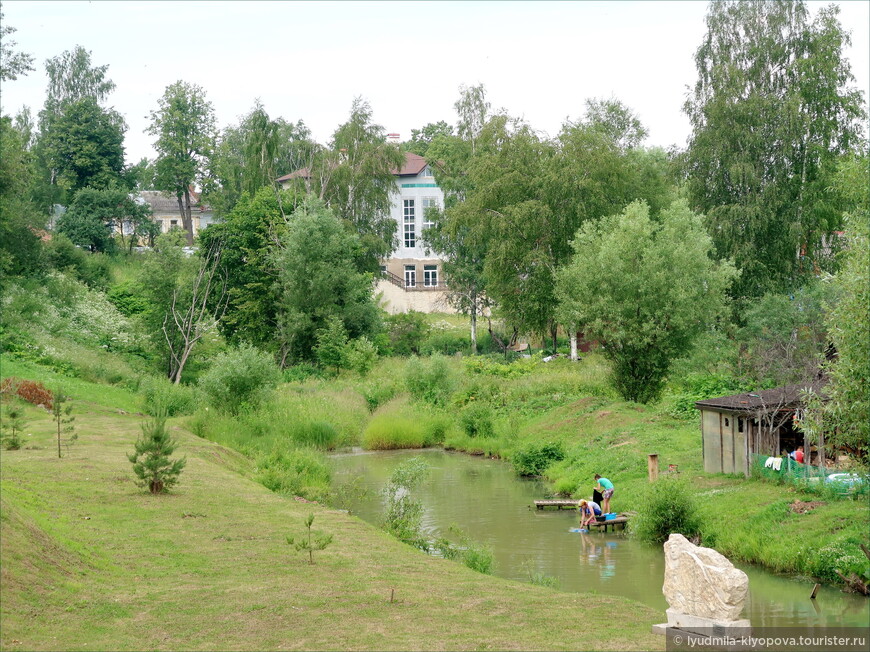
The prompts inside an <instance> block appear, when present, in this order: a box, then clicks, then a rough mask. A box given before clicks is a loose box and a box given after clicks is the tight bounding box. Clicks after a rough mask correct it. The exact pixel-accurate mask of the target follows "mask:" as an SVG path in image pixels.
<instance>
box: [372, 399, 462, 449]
mask: <svg viewBox="0 0 870 652" xmlns="http://www.w3.org/2000/svg"><path fill="white" fill-rule="evenodd" d="M448 428H449V419H446V418H445V417H442V416H439V415H437V414H427V413H425V412H421V411H419V410H418V409H415V408H414V406H410V405H408V404H407V403H406V402H405V401H403V400H402V399H396V400H395V401H393V402H391V403H389V404H387V405H385V406H384V407H383V408H381V409H379V410H378V411H377V412H376V413H375V414H374V415H373V416H372V418H371V419H370V420H369V422H368V424H366V427H365V430H363V433H362V446H363V448H366V449H368V450H389V449H398V448H424V447H426V446H433V445H435V444H438V443H440V442H443V441H444V437H445V434H446V431H447V429H448Z"/></svg>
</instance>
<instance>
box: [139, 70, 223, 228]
mask: <svg viewBox="0 0 870 652" xmlns="http://www.w3.org/2000/svg"><path fill="white" fill-rule="evenodd" d="M158 106H159V108H158V109H157V110H156V111H152V112H151V125H150V126H149V127H148V130H147V132H148V133H149V134H151V135H152V136H157V140H156V141H155V143H154V147H155V149H156V150H157V162H156V165H157V177H156V184H155V185H156V186H157V188H158V189H159V190H163V191H165V192H168V193H171V194H172V195H174V196H175V198H176V200H177V201H178V209H179V211H180V212H181V220H182V224H183V227H184V230H185V232H186V236H187V242H188V244H189V245H192V244H193V218H192V215H191V191H192V189H193V187H194V184H196V183H199V184H203V182H204V181H205V176H206V173H207V171H208V163H209V159H210V157H211V155H212V152H213V150H214V143H215V117H214V108H213V107H212V105H211V102H209V101H208V100H206V98H205V91H204V90H203V89H202V88H201V87H200V86H197V85H196V84H188V83H187V82H183V81H177V82H175V83H174V84H172V85H171V86H168V87H167V88H166V91H165V92H164V93H163V97H161V98H160V100H159V101H158Z"/></svg>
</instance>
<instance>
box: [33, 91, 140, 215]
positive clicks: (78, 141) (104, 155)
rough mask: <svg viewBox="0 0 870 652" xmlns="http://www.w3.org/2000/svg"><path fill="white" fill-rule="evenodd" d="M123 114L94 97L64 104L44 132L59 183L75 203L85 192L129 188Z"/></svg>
mask: <svg viewBox="0 0 870 652" xmlns="http://www.w3.org/2000/svg"><path fill="white" fill-rule="evenodd" d="M125 130H126V125H125V124H124V119H123V118H122V117H121V115H120V114H119V113H117V112H116V111H113V110H111V109H104V108H102V107H101V106H100V105H99V104H98V103H97V101H96V100H95V99H94V98H92V97H84V98H81V99H78V100H74V101H71V102H68V103H66V104H64V105H63V106H62V107H61V109H60V113H59V114H58V115H57V116H55V117H54V119H53V122H52V128H51V129H50V130H49V131H47V132H44V134H43V137H42V141H41V142H42V146H43V147H44V151H45V153H46V156H47V160H48V163H49V165H50V166H51V169H52V170H53V174H54V181H55V183H56V184H57V185H58V186H59V187H61V188H63V189H64V190H66V191H68V192H67V197H68V198H69V199H72V198H73V197H75V194H76V193H77V192H78V191H79V190H81V189H82V188H87V187H91V188H101V189H102V188H108V187H110V186H113V185H126V178H125V177H124V175H123V170H124V131H125Z"/></svg>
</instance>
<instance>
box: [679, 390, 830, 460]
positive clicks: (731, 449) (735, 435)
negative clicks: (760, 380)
mask: <svg viewBox="0 0 870 652" xmlns="http://www.w3.org/2000/svg"><path fill="white" fill-rule="evenodd" d="M823 386H824V382H823V381H820V380H819V381H815V382H813V383H804V384H798V385H788V386H785V387H777V388H776V389H768V390H765V391H762V392H754V393H749V394H734V395H732V396H722V397H719V398H711V399H707V400H705V401H698V402H697V403H695V407H696V408H698V409H699V410H700V411H701V439H702V451H703V456H704V470H705V471H707V472H708V473H743V474H744V475H746V476H747V477H748V476H749V470H750V468H751V466H752V460H753V456H754V455H756V456H763V457H779V456H780V455H782V454H784V453H790V452H792V451H793V450H795V449H796V448H797V447H798V446H804V450H805V451H806V454H807V461H808V462H809V463H810V464H819V463H820V464H824V459H823V457H822V458H821V459H820V458H818V457H816V458H814V457H813V454H811V453H810V446H808V445H807V444H808V442H807V441H806V435H805V434H804V433H803V432H801V431H799V430H798V429H797V428H796V427H795V421H796V420H798V419H799V418H800V414H801V409H802V407H803V397H804V394H805V393H806V392H807V391H812V392H814V393H816V394H819V393H821V390H822V387H823ZM814 454H815V455H816V456H823V455H824V449H823V447H822V446H819V448H818V451H816V452H815V453H814Z"/></svg>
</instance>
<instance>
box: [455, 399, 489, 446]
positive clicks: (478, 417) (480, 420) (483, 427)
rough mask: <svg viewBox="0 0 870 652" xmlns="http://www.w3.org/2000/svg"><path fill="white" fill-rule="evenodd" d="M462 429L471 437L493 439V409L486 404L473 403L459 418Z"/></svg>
mask: <svg viewBox="0 0 870 652" xmlns="http://www.w3.org/2000/svg"><path fill="white" fill-rule="evenodd" d="M459 420H460V422H461V424H462V429H463V430H464V431H465V434H466V435H468V436H469V437H493V436H495V426H494V425H493V421H492V408H490V406H489V405H487V404H486V403H480V402H473V403H469V404H468V406H466V408H465V409H464V410H463V411H462V414H461V415H460V417H459Z"/></svg>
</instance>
